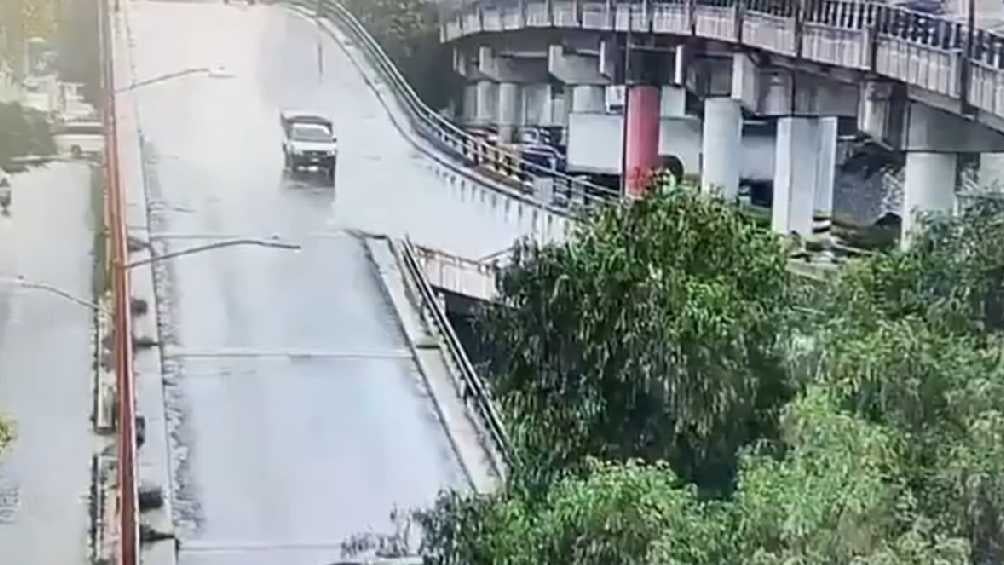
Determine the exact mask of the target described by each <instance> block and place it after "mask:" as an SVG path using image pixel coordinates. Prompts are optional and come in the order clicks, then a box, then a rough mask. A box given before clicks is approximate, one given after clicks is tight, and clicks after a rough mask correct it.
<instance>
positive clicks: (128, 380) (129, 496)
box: [99, 0, 140, 565]
mask: <svg viewBox="0 0 1004 565" xmlns="http://www.w3.org/2000/svg"><path fill="white" fill-rule="evenodd" d="M110 3H111V1H110V0H107V1H106V2H99V6H100V7H99V9H100V10H101V18H100V21H99V26H100V27H99V33H100V34H101V41H100V49H101V60H102V67H101V68H102V83H103V87H104V94H105V96H106V98H105V108H104V116H103V119H104V122H105V167H106V174H105V179H106V182H107V196H106V205H107V220H108V226H107V228H108V231H109V236H110V237H109V239H108V241H109V245H110V246H111V252H110V253H109V254H108V256H109V257H110V258H111V265H110V267H111V277H112V294H113V300H114V305H115V307H114V340H113V344H114V345H113V347H114V358H115V377H116V387H117V390H116V393H117V395H116V396H117V410H116V414H117V416H118V417H117V418H116V422H115V424H116V431H117V435H118V453H117V461H118V463H117V464H118V493H119V494H118V528H119V532H118V540H119V547H118V562H119V563H120V565H136V564H137V563H139V542H140V535H139V516H138V512H139V491H138V485H137V481H136V405H135V390H136V389H135V382H134V380H133V377H134V375H133V358H132V356H133V351H132V314H131V310H130V291H129V275H128V272H127V271H126V269H125V265H126V263H127V260H128V250H127V239H128V236H127V232H126V220H125V214H126V201H125V198H124V197H123V195H122V183H121V177H120V175H119V153H118V129H117V126H118V124H117V119H116V104H115V63H114V49H113V47H112V26H113V24H114V20H115V13H114V12H113V11H112V8H111V6H109V4H110ZM115 9H116V10H117V6H116V7H115Z"/></svg>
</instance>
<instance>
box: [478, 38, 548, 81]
mask: <svg viewBox="0 0 1004 565" xmlns="http://www.w3.org/2000/svg"><path fill="white" fill-rule="evenodd" d="M547 71H548V68H547V57H546V56H545V55H544V54H543V53H542V54H540V56H539V57H514V56H506V55H502V54H499V53H497V52H496V51H495V50H494V49H493V48H492V47H489V46H486V45H482V46H480V47H478V60H477V72H478V73H480V74H481V75H482V76H484V77H486V78H489V79H491V80H494V81H497V82H519V83H530V82H545V81H546V80H547Z"/></svg>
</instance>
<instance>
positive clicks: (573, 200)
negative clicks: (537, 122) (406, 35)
mask: <svg viewBox="0 0 1004 565" xmlns="http://www.w3.org/2000/svg"><path fill="white" fill-rule="evenodd" d="M287 1H288V3H290V4H292V5H295V6H299V7H300V8H301V9H303V10H306V11H308V12H310V13H313V14H316V15H317V16H318V17H323V18H327V19H329V20H336V21H337V22H338V23H340V24H341V27H342V29H343V30H344V31H346V32H348V33H349V34H350V35H351V36H352V37H353V39H354V40H355V42H356V45H357V46H358V47H359V48H361V49H362V50H363V52H364V53H365V55H366V57H367V58H368V59H369V62H370V63H371V64H372V65H373V67H374V68H375V69H376V70H377V72H379V73H380V75H381V77H382V78H383V79H384V80H385V81H386V82H387V84H388V86H390V88H391V90H392V91H393V93H394V95H395V96H396V97H397V99H398V101H399V102H400V103H401V104H402V105H403V106H404V109H405V110H406V112H407V114H408V118H409V120H410V121H411V123H412V126H413V127H414V128H415V130H416V131H417V132H418V133H419V134H420V135H421V136H422V137H423V138H425V139H426V140H428V141H430V142H431V143H432V144H433V145H434V146H435V147H436V148H437V149H439V150H440V151H442V152H443V153H445V154H447V155H449V156H451V157H452V158H454V159H455V160H458V161H460V162H461V163H463V164H464V165H467V166H470V167H473V168H475V169H476V170H479V171H481V172H483V173H486V174H487V176H489V177H491V178H493V179H494V180H495V181H497V182H499V183H500V184H503V185H506V186H509V187H511V188H513V189H515V190H519V191H522V192H523V193H525V194H531V195H532V194H540V195H548V196H547V197H544V198H543V199H538V200H537V201H538V202H539V203H540V204H542V205H544V206H546V207H548V208H550V209H554V210H557V211H559V212H567V213H569V214H577V213H579V212H584V211H587V210H589V209H591V208H592V207H593V205H594V204H596V203H598V202H602V201H607V200H610V199H620V194H619V193H618V192H617V191H615V190H611V189H609V188H606V187H603V186H599V185H596V184H593V183H590V182H588V181H586V180H583V179H579V178H574V177H572V176H569V175H567V174H564V173H562V172H560V171H556V170H554V169H552V168H549V167H545V166H542V165H540V164H539V163H535V162H532V161H530V160H528V159H525V158H524V157H523V156H522V155H520V153H519V151H518V150H516V149H514V148H511V147H507V146H505V145H497V144H495V143H491V142H488V141H487V140H486V139H484V138H480V137H477V136H474V135H471V134H470V133H468V132H466V131H464V130H463V129H461V128H460V127H458V126H457V125H456V124H454V123H453V122H452V121H450V120H449V119H447V118H445V117H444V116H442V115H440V114H439V113H438V112H436V111H435V110H433V109H432V108H430V107H429V106H428V105H427V104H426V103H425V102H423V101H422V99H421V98H420V97H419V95H418V93H416V92H415V90H414V88H412V86H411V85H410V84H409V83H408V81H407V79H405V77H404V75H403V74H401V71H400V70H399V69H398V68H397V65H395V64H394V62H393V61H392V60H391V59H390V57H389V56H388V55H387V53H386V52H385V51H384V50H383V48H382V47H381V46H380V45H379V43H377V41H376V40H375V39H374V38H373V36H372V35H370V33H369V31H368V30H367V29H366V28H365V26H363V24H362V23H361V22H360V21H359V19H358V18H356V17H355V16H354V15H353V14H352V13H351V12H350V11H349V10H348V9H347V8H345V7H344V6H342V5H341V4H340V3H339V2H337V1H335V0H287ZM500 29H501V28H500Z"/></svg>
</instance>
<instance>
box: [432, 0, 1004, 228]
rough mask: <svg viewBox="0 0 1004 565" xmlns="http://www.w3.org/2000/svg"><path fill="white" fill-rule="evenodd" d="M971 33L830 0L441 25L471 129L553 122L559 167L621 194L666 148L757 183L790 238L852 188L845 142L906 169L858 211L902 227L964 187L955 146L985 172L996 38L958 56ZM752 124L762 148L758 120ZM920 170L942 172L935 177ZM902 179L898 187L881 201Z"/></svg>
mask: <svg viewBox="0 0 1004 565" xmlns="http://www.w3.org/2000/svg"><path fill="white" fill-rule="evenodd" d="M966 33H967V32H965V30H964V29H963V28H962V27H960V24H958V22H957V21H953V20H951V19H949V18H941V19H939V18H936V17H932V16H930V15H924V14H916V13H912V12H908V11H905V10H902V9H899V8H894V7H891V6H888V5H885V4H873V3H867V2H865V3H847V2H839V1H833V0H824V1H822V2H820V3H818V5H814V9H813V10H809V11H794V10H792V9H791V5H790V4H788V3H770V4H763V5H761V4H760V3H749V2H746V3H743V6H742V9H739V4H738V3H737V2H736V1H735V0H724V1H723V2H715V3H714V5H711V4H710V3H704V2H685V3H672V2H663V1H660V0H649V1H648V2H625V1H615V2H612V3H600V2H585V1H578V2H573V1H563V0H551V1H550V2H547V3H544V2H539V1H534V0H527V1H525V2H496V3H493V4H491V5H489V4H487V3H484V4H482V3H477V2H475V3H473V4H470V5H468V7H466V8H464V9H461V10H458V11H456V12H453V13H452V15H451V16H450V17H448V18H447V19H446V20H445V23H444V27H443V39H444V41H449V42H451V43H452V45H453V46H454V52H455V56H454V63H455V65H454V67H455V69H456V71H457V72H458V73H460V74H461V75H462V76H464V77H466V78H467V81H468V86H466V87H465V90H464V93H463V96H461V99H462V102H461V108H462V111H461V112H460V115H461V116H462V120H463V121H465V122H466V123H468V124H470V125H481V126H483V125H493V126H496V127H498V129H499V132H500V138H501V139H502V140H503V141H506V140H508V139H511V138H512V137H513V134H514V132H516V131H518V130H519V129H520V128H540V127H543V128H551V129H553V130H557V131H560V132H562V135H563V141H564V142H565V143H566V145H567V148H568V149H567V152H568V169H569V171H571V172H581V173H592V174H597V173H603V174H615V175H626V176H627V178H628V189H629V190H632V189H636V188H637V187H636V186H635V185H634V184H633V183H635V182H638V183H643V182H644V178H645V176H644V174H640V172H642V171H645V170H652V169H654V168H657V167H659V166H661V165H664V164H666V163H667V162H668V161H667V159H671V158H672V159H675V160H677V161H679V163H680V165H681V168H682V169H683V173H684V174H685V175H694V176H695V177H700V178H701V179H702V181H701V184H702V186H703V187H704V188H705V189H707V190H720V191H722V192H723V193H724V195H725V196H726V197H728V198H734V197H736V196H737V195H738V193H739V190H740V180H741V179H742V180H743V182H744V184H749V182H768V183H769V184H770V185H771V186H773V194H772V196H771V198H770V200H771V202H773V204H774V206H773V212H772V214H773V221H772V223H773V226H774V228H775V229H776V230H777V231H779V232H783V233H788V232H798V233H800V234H802V235H811V234H812V233H813V230H819V229H820V227H821V226H822V227H823V228H824V229H825V224H826V221H825V218H828V217H830V216H832V215H833V210H834V194H835V192H836V193H840V192H841V188H840V185H842V184H846V183H847V179H841V178H838V175H837V170H838V169H839V168H840V167H841V165H842V164H843V163H844V158H843V153H844V152H845V151H846V149H847V147H846V146H844V145H841V144H840V143H838V135H840V134H845V133H853V132H858V133H861V134H865V135H867V136H869V137H870V138H871V139H873V140H874V141H875V142H877V143H879V144H880V145H882V146H885V147H886V148H888V149H889V150H892V151H895V152H900V153H901V154H905V157H904V159H905V163H906V167H905V168H906V171H905V174H904V175H903V176H900V177H897V178H895V179H883V180H882V181H881V182H878V183H872V184H873V185H874V186H875V187H876V188H877V190H878V191H879V192H880V194H876V195H871V196H870V199H872V200H880V201H889V200H894V201H896V202H895V203H894V204H893V205H892V206H891V208H892V209H887V210H879V211H877V212H876V213H874V214H873V217H872V218H870V219H872V220H874V219H875V217H878V216H879V215H881V214H882V212H889V211H892V212H895V213H897V214H898V215H901V216H903V217H904V224H903V226H904V230H908V229H909V227H910V226H911V221H910V219H909V218H908V217H909V216H912V215H913V214H912V213H908V212H912V211H914V209H917V210H919V211H930V210H938V209H945V208H947V207H948V203H954V196H953V194H954V192H955V190H956V188H957V187H958V186H960V185H962V186H964V187H966V188H971V183H972V181H973V180H974V179H973V176H972V175H971V174H970V173H971V172H972V171H962V170H960V167H959V162H960V159H959V156H960V155H962V156H965V155H966V154H970V153H975V154H981V158H980V162H981V166H980V167H979V169H980V170H982V171H983V175H982V179H981V180H982V181H984V182H987V181H990V182H992V181H995V180H998V179H997V178H996V177H997V175H998V172H999V171H1001V170H1002V169H1004V167H1001V166H1000V163H999V161H1001V159H1000V156H999V153H1001V152H1004V136H1002V135H1001V133H1000V132H1001V131H1002V130H1004V72H1002V71H1001V70H1000V69H1001V68H1002V67H1004V39H1002V38H999V37H998V36H996V35H995V34H994V33H993V32H989V31H985V30H976V32H975V33H974V35H973V38H974V39H973V42H974V43H973V45H974V46H975V47H973V48H972V50H971V51H967V48H966V45H967V42H969V38H968V36H967V35H966ZM542 75H545V76H542ZM625 85H629V86H628V88H627V89H625ZM625 91H627V92H628V95H626V96H625ZM625 106H626V110H625ZM765 120H766V121H767V122H769V123H770V124H772V125H771V126H770V130H771V133H770V134H769V137H770V141H769V143H768V144H767V145H769V147H763V146H764V145H765V143H763V141H762V138H763V137H764V136H763V135H762V133H761V134H759V135H758V133H757V132H758V130H757V128H758V127H759V126H755V125H754V124H755V123H761V122H763V121H765ZM652 124H656V125H654V126H653V125H652ZM757 138H760V140H759V142H758V139H757ZM624 143H627V147H626V148H624V146H623V144H624ZM757 146H759V147H757ZM765 163H768V164H767V165H764V164H765ZM933 163H937V164H936V165H934V164H933ZM758 165H759V168H758ZM625 167H627V168H625ZM932 167H935V168H938V169H939V170H940V169H944V168H946V167H947V168H948V169H950V171H951V172H950V173H948V174H941V175H938V176H937V177H932V176H931V175H928V174H926V173H925V171H927V170H929V169H931V168H932ZM904 177H905V178H907V179H910V181H911V182H909V183H907V185H906V191H907V192H909V193H910V194H907V195H905V196H903V197H895V195H893V198H890V194H891V193H894V192H895V191H897V190H899V191H901V190H902V188H901V187H902V182H903V180H904ZM1002 180H1004V179H1002ZM934 183H939V186H934ZM945 183H947V184H945ZM859 184H860V183H859ZM835 185H836V187H835ZM872 190H873V191H874V189H872ZM860 196H861V195H854V196H853V197H852V198H853V199H855V200H860ZM904 206H906V208H904ZM814 218H815V221H814ZM820 219H823V220H822V221H820Z"/></svg>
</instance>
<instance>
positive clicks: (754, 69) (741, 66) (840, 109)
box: [732, 53, 859, 117]
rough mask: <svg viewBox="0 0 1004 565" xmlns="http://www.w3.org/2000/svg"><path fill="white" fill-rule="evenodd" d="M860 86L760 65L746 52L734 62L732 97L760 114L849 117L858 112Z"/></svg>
mask: <svg viewBox="0 0 1004 565" xmlns="http://www.w3.org/2000/svg"><path fill="white" fill-rule="evenodd" d="M858 96H859V87H858V85H856V84H847V83H844V82H840V81H835V80H828V79H826V78H823V77H819V76H816V75H814V74H809V73H803V72H799V71H795V70H792V69H786V68H781V67H775V66H757V65H756V63H755V62H754V61H753V60H751V59H750V57H749V56H748V55H747V54H746V53H736V54H735V55H734V58H733V61H732V97H733V98H735V99H736V100H739V101H740V103H741V104H742V105H743V108H745V109H747V110H748V111H750V112H752V113H754V114H757V115H760V116H790V115H797V116H820V117H821V116H845V117H854V116H857V114H858V107H859V104H858Z"/></svg>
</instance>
